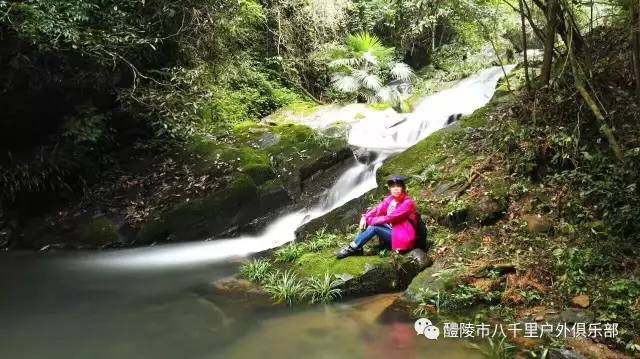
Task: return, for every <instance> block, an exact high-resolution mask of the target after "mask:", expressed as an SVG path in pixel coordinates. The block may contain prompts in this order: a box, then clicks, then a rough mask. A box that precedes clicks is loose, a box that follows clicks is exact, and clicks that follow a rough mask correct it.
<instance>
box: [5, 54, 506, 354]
mask: <svg viewBox="0 0 640 359" xmlns="http://www.w3.org/2000/svg"><path fill="white" fill-rule="evenodd" d="M511 69H512V67H508V68H507V71H508V70H511ZM500 76H502V71H501V70H500V68H492V69H487V70H484V71H481V72H480V73H478V74H476V75H474V76H472V77H470V78H468V79H466V80H463V81H461V82H460V83H459V84H457V85H456V86H454V87H453V88H451V89H449V90H445V91H443V92H441V93H438V94H435V95H433V96H430V97H427V98H425V99H424V100H423V101H422V102H421V103H420V105H419V106H418V107H417V108H416V110H415V111H414V112H413V113H411V114H407V115H405V114H397V113H395V112H394V111H392V110H386V111H369V112H367V113H366V115H367V116H366V119H364V120H362V121H354V122H353V123H352V129H351V131H350V135H349V142H350V143H351V144H352V145H354V146H357V147H360V149H359V150H361V151H362V152H363V153H366V154H368V156H362V157H367V158H368V160H367V161H363V162H366V163H359V162H356V163H355V164H354V165H353V166H352V167H351V168H348V169H347V170H346V171H345V172H344V173H343V174H342V175H341V176H340V177H339V178H338V180H337V181H336V182H335V184H334V185H333V186H332V187H331V189H330V190H328V191H327V193H326V194H325V197H324V198H323V199H322V200H321V201H319V203H318V204H317V205H316V206H314V207H311V208H307V209H304V210H301V211H297V212H293V213H289V214H285V215H283V216H281V217H280V218H278V219H277V220H275V221H274V222H273V223H272V224H271V225H269V226H268V227H266V228H265V229H264V231H263V232H262V233H261V234H259V235H257V236H241V237H239V238H231V239H221V240H212V241H205V242H196V243H181V244H170V245H161V246H155V247H145V248H136V249H124V250H112V251H104V252H68V253H67V252H64V253H45V254H44V255H41V254H35V255H34V254H32V253H15V252H9V253H3V254H2V258H1V259H2V260H0V286H1V287H2V289H3V292H2V295H0V318H1V320H2V326H0V348H1V349H0V353H2V357H7V358H52V359H57V358H60V359H62V358H65V359H66V358H69V357H74V358H96V359H102V358H104V359H111V358H146V357H153V358H157V359H164V358H167V359H172V358H197V359H205V358H225V359H226V358H232V357H237V358H254V357H263V358H265V357H277V358H280V357H298V356H305V357H315V358H325V357H339V356H344V355H341V354H344V353H347V352H349V353H358V352H361V351H362V350H363V347H364V349H371V348H374V347H375V346H376V344H377V343H382V344H381V345H379V346H380V347H383V348H384V349H386V348H387V347H389V345H388V344H384V343H383V342H381V340H385V339H389V338H392V337H393V335H389V333H390V330H398V329H399V330H405V331H408V335H407V337H409V338H416V336H415V333H413V332H412V330H413V329H412V328H413V327H412V326H411V325H407V324H393V325H395V327H393V328H392V327H390V326H386V325H383V324H381V323H377V322H367V321H366V318H367V317H369V316H371V314H370V309H367V310H363V311H359V310H358V309H357V307H354V304H353V303H350V304H347V303H342V304H341V305H338V306H329V307H316V308H315V309H314V311H312V312H302V313H298V314H295V312H287V313H284V314H283V313H282V312H281V313H280V314H278V315H274V314H273V313H271V312H269V313H266V312H265V313H262V314H258V313H257V312H255V313H254V312H251V313H247V314H246V315H247V316H243V314H238V313H239V311H238V308H235V309H234V307H233V306H234V305H240V304H236V303H235V302H236V300H235V299H234V298H210V297H207V295H206V294H203V295H196V294H195V293H194V288H200V287H201V286H204V287H205V288H209V287H210V285H209V284H208V283H209V282H210V281H212V280H215V279H218V278H221V277H224V276H228V275H231V274H234V273H237V264H236V263H233V262H232V261H231V260H230V259H232V258H233V257H238V256H240V257H242V256H246V255H247V254H250V253H253V252H259V251H263V250H266V249H269V248H273V247H277V246H280V245H282V244H284V243H287V242H289V241H291V240H293V239H294V231H295V229H296V228H297V227H298V226H300V225H301V224H303V223H305V222H307V221H310V220H311V219H313V218H317V217H318V216H321V215H323V214H325V213H327V212H329V211H331V210H332V209H334V208H337V207H339V206H341V205H342V204H344V203H345V202H347V201H349V200H351V199H352V198H355V197H358V196H360V195H362V194H364V193H365V192H367V191H368V190H370V189H372V188H374V187H376V185H377V184H376V178H375V173H376V170H377V169H378V168H379V167H380V166H381V165H382V163H383V161H384V160H385V159H386V158H388V157H389V156H391V155H393V154H395V153H397V152H399V151H402V150H404V149H406V148H407V147H409V146H411V145H413V144H415V143H416V142H418V141H419V140H421V139H423V138H424V137H426V136H428V135H429V134H430V133H432V132H433V131H435V130H437V129H439V128H441V127H443V126H444V125H445V124H446V122H447V117H448V116H450V115H452V114H457V113H462V114H468V113H471V112H472V111H473V110H475V109H476V108H478V107H480V106H482V105H483V104H485V103H486V102H487V101H488V100H489V98H490V97H491V96H492V95H493V92H494V87H495V84H496V81H497V80H498V78H499V77H500ZM346 108H349V106H346ZM348 111H352V113H350V115H349V116H345V115H338V116H335V115H332V114H324V115H322V116H321V117H320V118H318V119H316V120H317V121H315V124H310V125H314V127H322V126H326V125H328V124H330V123H331V122H332V121H334V119H336V118H343V119H344V118H354V117H358V116H354V115H355V114H356V113H355V112H354V110H348ZM355 111H357V112H361V111H362V108H359V109H357V110H355ZM354 220H355V219H354ZM365 304H366V303H365ZM357 305H358V304H355V306H357ZM373 307H376V308H378V307H380V306H379V305H373ZM380 308H382V307H380ZM240 309H241V313H244V312H246V310H247V308H246V307H241V308H240ZM232 313H236V314H232ZM274 316H275V318H274ZM230 322H231V323H234V324H240V325H239V327H234V326H233V325H231V326H229V325H228V324H229V323H230ZM322 325H325V327H322ZM229 332H231V335H236V334H237V337H234V338H236V340H234V341H233V342H231V343H230V342H229V341H228V336H225V334H227V333H229ZM233 333H236V334H233ZM265 334H267V335H266V336H264V335H265ZM366 338H373V340H372V341H371V342H370V343H368V342H367V340H366ZM329 343H330V344H329ZM392 348H393V347H392ZM407 350H409V351H412V350H413V351H416V352H420V353H421V355H420V356H423V357H440V356H443V355H447V357H450V358H473V357H474V356H473V353H470V352H469V351H465V349H464V348H463V346H462V344H459V343H453V342H447V341H438V342H437V343H436V342H427V341H421V340H414V342H413V344H411V345H409V346H408V347H407ZM270 351H271V352H272V354H273V353H278V354H277V355H275V354H274V355H269V352H270ZM403 353H404V354H403ZM445 353H446V354H445ZM476 354H477V353H476ZM413 356H415V353H413V354H410V353H408V352H403V351H401V350H400V351H398V350H396V351H395V352H393V353H385V354H384V355H377V356H376V355H372V356H368V357H384V358H406V357H413ZM478 356H479V355H476V357H478Z"/></svg>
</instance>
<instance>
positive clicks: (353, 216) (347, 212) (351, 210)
mask: <svg viewBox="0 0 640 359" xmlns="http://www.w3.org/2000/svg"><path fill="white" fill-rule="evenodd" d="M376 192H377V189H373V190H371V191H369V192H367V193H365V194H364V195H362V196H360V197H358V198H354V199H352V200H350V201H349V202H347V203H345V204H344V205H342V206H340V207H338V208H336V209H334V210H332V211H331V212H329V213H327V214H325V215H323V216H320V217H318V218H314V219H313V220H311V221H309V222H308V223H305V224H303V225H302V226H300V227H298V229H296V241H298V242H299V241H304V240H306V239H308V238H309V236H310V235H311V234H313V233H314V232H316V231H318V230H320V229H322V228H326V229H329V230H342V229H344V228H347V227H349V226H356V225H357V223H358V221H359V220H360V215H362V213H364V212H366V210H367V209H368V207H369V205H370V203H371V201H372V198H373V197H374V195H375V194H376Z"/></svg>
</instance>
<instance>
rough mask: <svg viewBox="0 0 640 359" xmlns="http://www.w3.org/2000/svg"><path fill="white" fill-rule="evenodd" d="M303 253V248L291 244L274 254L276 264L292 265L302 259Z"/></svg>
mask: <svg viewBox="0 0 640 359" xmlns="http://www.w3.org/2000/svg"><path fill="white" fill-rule="evenodd" d="M303 252H304V248H303V247H302V246H300V245H296V244H295V243H291V244H287V245H285V246H283V247H282V248H280V249H278V250H277V251H276V252H275V253H274V257H275V260H276V262H284V263H286V262H289V263H291V262H293V261H295V260H296V259H298V258H300V256H301V255H302V253H303Z"/></svg>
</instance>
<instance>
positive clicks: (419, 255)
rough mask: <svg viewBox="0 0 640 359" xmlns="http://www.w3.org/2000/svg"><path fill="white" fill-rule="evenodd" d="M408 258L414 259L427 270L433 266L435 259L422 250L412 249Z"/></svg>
mask: <svg viewBox="0 0 640 359" xmlns="http://www.w3.org/2000/svg"><path fill="white" fill-rule="evenodd" d="M406 256H408V257H410V258H413V260H414V261H416V263H418V265H419V266H420V268H422V269H424V268H427V267H429V266H431V265H432V264H433V259H432V258H431V257H429V256H428V255H427V253H425V251H423V250H422V249H420V248H415V249H412V250H411V251H410V252H409V253H407V254H406Z"/></svg>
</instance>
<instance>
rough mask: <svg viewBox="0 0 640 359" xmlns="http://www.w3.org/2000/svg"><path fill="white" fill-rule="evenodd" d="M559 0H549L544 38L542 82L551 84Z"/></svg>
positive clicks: (546, 84) (545, 84)
mask: <svg viewBox="0 0 640 359" xmlns="http://www.w3.org/2000/svg"><path fill="white" fill-rule="evenodd" d="M556 1H557V0H547V5H546V10H547V12H546V17H547V28H546V34H545V40H544V56H543V58H542V84H543V85H544V86H548V85H549V81H550V80H551V66H552V65H553V49H554V47H555V42H556V19H557V15H556V12H557V8H558V7H557V3H556Z"/></svg>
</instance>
